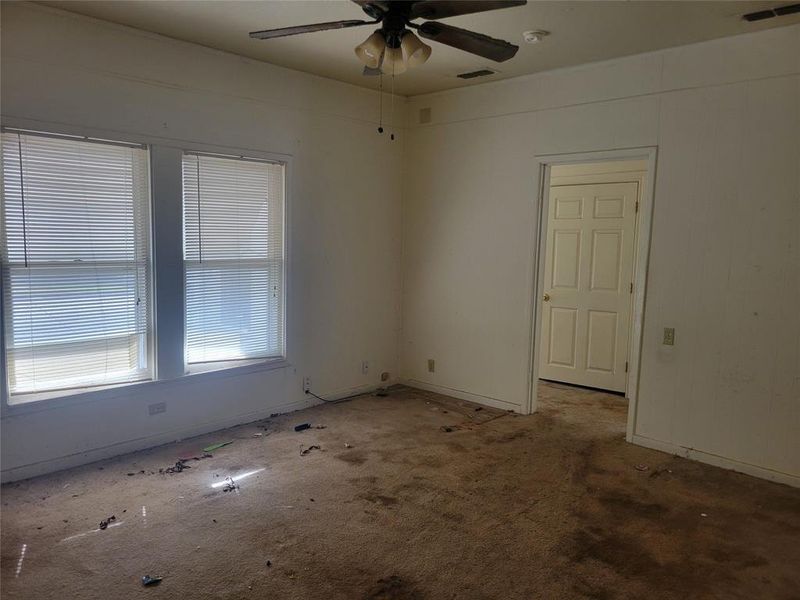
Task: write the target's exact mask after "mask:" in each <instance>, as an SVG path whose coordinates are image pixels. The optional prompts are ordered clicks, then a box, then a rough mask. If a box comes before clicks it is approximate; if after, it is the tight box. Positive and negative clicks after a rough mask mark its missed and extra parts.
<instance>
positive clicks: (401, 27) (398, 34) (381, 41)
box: [250, 0, 527, 75]
mask: <svg viewBox="0 0 800 600" xmlns="http://www.w3.org/2000/svg"><path fill="white" fill-rule="evenodd" d="M353 2H355V3H356V4H358V5H359V6H360V7H361V9H362V10H363V11H364V12H365V13H366V14H367V15H368V16H369V17H371V18H372V19H374V20H373V21H361V20H347V21H333V22H329V23H316V24H313V25H299V26H294V27H281V28H279V29H266V30H262V31H252V32H250V37H251V38H254V39H259V40H269V39H273V38H277V37H285V36H289V35H297V34H300V33H311V32H314V31H325V30H328V29H346V28H349V27H360V26H362V25H376V24H380V29H378V30H376V31H375V32H373V33H372V35H370V36H369V37H368V38H367V39H366V40H364V41H363V42H362V43H361V44H359V45H358V46H356V48H355V53H356V56H357V57H358V59H359V60H360V61H361V62H362V63H364V65H365V66H366V68H367V69H373V70H374V69H380V70H381V72H382V73H384V74H386V75H399V74H401V73H404V72H405V71H406V70H407V69H408V68H409V67H415V66H419V65H421V64H423V63H425V61H427V60H428V58H429V57H430V55H431V47H430V46H428V45H427V44H426V43H424V42H423V41H422V40H420V39H419V37H417V36H416V35H414V33H413V32H412V31H409V29H415V30H416V31H417V32H418V33H419V36H420V37H423V38H425V39H428V40H433V41H434V42H438V43H440V44H445V45H446V46H450V47H451V48H456V49H458V50H463V51H464V52H469V53H471V54H475V55H477V56H480V57H482V58H486V59H489V60H493V61H495V62H503V61H505V60H508V59H510V58H512V57H513V56H514V55H515V54H516V53H517V50H519V47H517V46H515V45H514V44H509V43H508V42H506V41H504V40H498V39H495V38H492V37H489V36H488V35H484V34H482V33H475V32H474V31H468V30H466V29H460V28H459V27H453V26H452V25H446V24H444V23H440V22H438V19H445V18H447V17H457V16H459V15H467V14H474V13H480V12H486V11H490V10H498V9H502V8H513V7H515V6H523V5H524V4H527V0H416V1H414V0H411V1H406V0H353ZM415 19H425V22H423V23H419V24H418V23H414V22H413V21H414V20H415Z"/></svg>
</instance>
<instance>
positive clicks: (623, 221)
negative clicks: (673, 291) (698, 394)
mask: <svg viewBox="0 0 800 600" xmlns="http://www.w3.org/2000/svg"><path fill="white" fill-rule="evenodd" d="M637 198H638V184H636V183H596V184H587V185H559V186H553V187H551V188H550V208H549V214H548V217H547V257H546V261H545V270H544V278H545V279H544V291H545V295H544V298H543V300H544V302H543V303H542V307H543V310H542V336H541V344H540V351H539V355H540V358H539V360H540V363H539V377H541V378H542V379H551V380H554V381H563V382H565V383H574V384H577V385H585V386H589V387H595V388H601V389H605V390H613V391H617V392H624V391H625V385H626V382H627V372H626V371H627V360H628V334H629V330H630V320H631V319H630V316H631V315H630V311H631V304H632V302H631V299H632V297H633V296H632V291H633V254H634V237H635V232H636V211H637Z"/></svg>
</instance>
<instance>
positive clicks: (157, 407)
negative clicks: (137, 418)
mask: <svg viewBox="0 0 800 600" xmlns="http://www.w3.org/2000/svg"><path fill="white" fill-rule="evenodd" d="M165 412H167V403H166V402H156V403H155V404H150V405H148V406H147V414H149V415H151V416H152V415H157V414H160V413H165Z"/></svg>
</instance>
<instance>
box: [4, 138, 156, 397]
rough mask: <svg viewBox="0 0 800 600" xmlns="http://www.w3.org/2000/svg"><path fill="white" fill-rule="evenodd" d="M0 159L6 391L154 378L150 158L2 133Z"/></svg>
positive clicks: (110, 146) (119, 148)
mask: <svg viewBox="0 0 800 600" xmlns="http://www.w3.org/2000/svg"><path fill="white" fill-rule="evenodd" d="M2 160H3V164H2V175H3V185H2V190H3V196H2V199H3V202H2V224H3V231H2V234H3V235H2V237H3V257H2V271H3V273H2V276H3V310H4V325H5V332H4V333H5V347H6V367H7V377H8V387H9V392H10V393H11V394H18V393H24V392H40V391H46V390H57V389H67V388H74V387H85V386H97V385H107V384H113V383H121V382H129V381H136V380H142V379H149V378H150V376H151V373H150V371H151V369H150V360H149V356H148V347H149V334H150V320H149V315H150V310H149V308H150V289H149V288H150V285H149V282H150V248H149V238H150V232H149V220H150V217H149V187H148V185H149V180H148V164H147V163H148V156H147V151H146V150H145V149H144V148H143V147H141V146H135V147H134V146H130V145H124V144H116V143H106V142H99V141H88V140H80V139H75V138H64V137H51V136H45V135H40V134H29V133H19V132H11V131H4V132H3V133H2ZM11 402H12V403H13V402H14V400H13V397H12V399H11Z"/></svg>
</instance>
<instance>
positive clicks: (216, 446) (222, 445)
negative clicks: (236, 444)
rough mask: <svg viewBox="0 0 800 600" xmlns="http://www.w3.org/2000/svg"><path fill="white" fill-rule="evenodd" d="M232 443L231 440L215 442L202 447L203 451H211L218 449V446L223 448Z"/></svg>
mask: <svg viewBox="0 0 800 600" xmlns="http://www.w3.org/2000/svg"><path fill="white" fill-rule="evenodd" d="M232 443H233V441H230V442H218V443H216V444H211V445H210V446H207V447H205V448H203V452H213V451H214V450H219V449H220V448H224V447H225V446H230V445H231V444H232Z"/></svg>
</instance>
